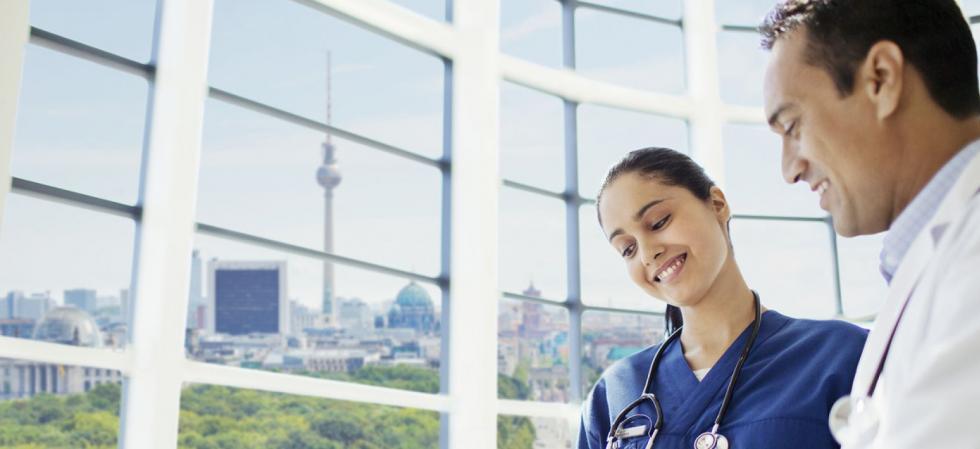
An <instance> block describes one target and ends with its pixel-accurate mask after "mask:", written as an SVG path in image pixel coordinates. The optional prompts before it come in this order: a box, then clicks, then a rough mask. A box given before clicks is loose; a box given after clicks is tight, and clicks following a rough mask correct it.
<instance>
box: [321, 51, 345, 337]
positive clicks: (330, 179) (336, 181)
mask: <svg viewBox="0 0 980 449" xmlns="http://www.w3.org/2000/svg"><path fill="white" fill-rule="evenodd" d="M331 71H332V68H331V65H330V52H327V126H330V124H331V115H330V112H331V111H330V106H331V105H330V77H331ZM335 150H336V148H335V147H334V145H333V142H331V139H330V133H329V132H327V139H326V141H325V142H324V143H323V163H322V164H321V165H320V167H319V168H318V169H317V171H316V180H317V183H319V184H320V186H321V187H323V251H324V252H326V253H328V254H332V253H333V191H334V189H336V188H337V186H338V185H340V181H341V179H342V178H341V176H340V167H339V166H338V165H337V160H336V159H335V158H334V152H335ZM334 294H335V292H334V272H333V262H330V261H324V262H323V298H322V300H323V306H322V307H323V320H324V322H325V323H326V324H328V325H329V324H331V323H335V322H336V317H335V312H336V298H335V297H334Z"/></svg>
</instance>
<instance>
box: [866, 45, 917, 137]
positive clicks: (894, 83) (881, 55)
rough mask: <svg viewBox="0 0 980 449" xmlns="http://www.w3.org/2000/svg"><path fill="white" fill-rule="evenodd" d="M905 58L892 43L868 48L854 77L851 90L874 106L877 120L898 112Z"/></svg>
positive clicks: (903, 80)
mask: <svg viewBox="0 0 980 449" xmlns="http://www.w3.org/2000/svg"><path fill="white" fill-rule="evenodd" d="M904 75H905V55H904V54H902V49H901V47H899V46H898V44H896V43H894V42H892V41H887V40H885V41H879V42H878V43H876V44H874V45H872V46H871V48H870V49H869V50H868V54H867V55H866V56H865V58H864V62H863V63H862V64H861V66H860V67H859V68H858V71H857V73H856V74H855V80H854V81H855V84H856V86H855V87H856V88H857V89H855V90H859V91H860V92H861V93H862V94H864V95H866V96H867V98H868V100H869V101H870V102H871V104H872V105H874V109H875V115H876V116H877V118H878V120H884V119H886V118H888V117H891V116H892V114H894V113H895V111H896V110H897V109H898V106H899V102H900V101H901V99H902V88H903V86H904V82H905V79H904Z"/></svg>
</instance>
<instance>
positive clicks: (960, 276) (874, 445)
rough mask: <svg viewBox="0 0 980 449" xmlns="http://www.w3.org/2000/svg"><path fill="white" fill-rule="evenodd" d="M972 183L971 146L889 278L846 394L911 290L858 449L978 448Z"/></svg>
mask: <svg viewBox="0 0 980 449" xmlns="http://www.w3.org/2000/svg"><path fill="white" fill-rule="evenodd" d="M975 144H976V143H975ZM978 191H980V156H978V157H974V158H973V160H972V161H970V162H969V163H968V165H967V167H966V169H965V170H964V171H963V173H962V174H961V175H960V178H959V180H958V181H957V182H956V184H955V185H954V187H953V188H952V190H950V192H949V194H948V195H947V196H946V198H945V199H944V200H943V202H942V204H941V205H940V207H939V209H938V211H937V212H936V215H935V217H933V219H932V220H931V221H930V222H929V224H927V225H926V227H925V228H923V230H922V232H921V233H920V234H919V235H918V236H917V237H916V239H915V241H914V243H913V244H912V247H911V248H910V249H909V251H908V253H907V254H906V255H905V257H904V258H903V259H902V263H901V265H900V266H899V267H898V270H897V272H896V273H895V277H894V278H893V279H892V283H891V286H890V289H889V292H888V299H887V301H886V302H885V304H884V306H883V307H882V310H881V312H880V313H879V315H878V319H877V321H876V322H875V325H874V328H873V329H872V331H871V334H870V335H869V337H868V341H867V343H866V345H865V347H864V352H863V353H862V354H861V361H860V363H859V364H858V369H857V374H856V376H855V379H854V384H853V388H852V391H851V395H852V397H863V396H865V395H866V393H867V391H868V386H869V385H870V384H871V381H872V378H873V377H874V375H875V371H876V370H877V367H878V364H879V361H880V360H881V354H882V352H883V350H884V348H885V346H886V343H887V341H888V337H889V335H890V334H891V332H892V329H893V328H894V326H895V322H896V320H897V318H898V314H899V311H900V310H901V308H902V304H903V303H904V302H905V299H906V298H909V294H910V292H911V297H910V299H909V304H908V309H907V311H906V312H905V315H904V317H903V318H902V320H901V324H900V325H899V327H898V331H897V332H896V334H895V338H894V341H893V343H892V346H891V351H890V352H889V355H888V359H887V362H886V364H885V369H884V371H883V374H882V376H881V380H880V381H879V383H878V387H877V389H876V392H875V394H874V397H873V399H872V401H873V402H874V403H875V405H876V406H877V407H876V408H877V409H878V411H879V412H880V414H879V416H880V424H879V430H878V432H877V434H876V436H875V438H874V440H873V441H872V442H871V443H870V445H867V446H861V449H864V448H869V449H885V448H888V449H905V448H908V449H913V448H914V449H926V448H944V449H945V448H949V449H954V448H955V449H968V448H980V192H978ZM844 449H858V446H845V448H844Z"/></svg>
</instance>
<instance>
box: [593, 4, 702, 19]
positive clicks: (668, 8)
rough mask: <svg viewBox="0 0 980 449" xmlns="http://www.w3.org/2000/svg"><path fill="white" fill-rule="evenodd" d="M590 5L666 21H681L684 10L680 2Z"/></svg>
mask: <svg viewBox="0 0 980 449" xmlns="http://www.w3.org/2000/svg"><path fill="white" fill-rule="evenodd" d="M590 3H596V4H599V5H606V6H612V7H614V8H619V9H625V10H627V11H633V12H638V13H643V14H650V15H654V16H657V17H662V18H664V19H680V17H681V14H682V12H683V10H684V5H683V4H682V2H681V1H680V0H656V1H650V0H590Z"/></svg>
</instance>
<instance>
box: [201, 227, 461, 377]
mask: <svg viewBox="0 0 980 449" xmlns="http://www.w3.org/2000/svg"><path fill="white" fill-rule="evenodd" d="M195 247H196V249H197V252H196V254H193V255H191V258H192V263H191V266H192V267H193V270H194V271H193V272H192V273H191V279H192V282H191V285H192V286H194V287H193V288H192V290H191V292H190V299H189V304H190V308H189V310H188V315H189V316H188V318H189V320H188V326H189V327H190V329H189V343H188V353H189V354H190V356H191V357H192V358H193V359H195V360H202V361H206V362H209V363H218V364H222V365H231V366H240V367H248V368H258V369H265V370H273V371H285V372H291V373H297V374H302V375H307V376H313V377H323V378H330V379H339V380H347V381H351V382H357V383H367V384H374V385H383V386H387V387H392V388H405V389H412V390H417V391H423V392H428V393H438V392H439V365H440V360H441V358H440V356H441V350H442V338H441V334H442V333H441V329H440V323H441V314H440V313H441V312H440V311H441V309H442V295H441V292H440V290H439V288H438V287H436V286H434V285H429V284H424V283H418V282H414V281H409V280H406V279H401V278H398V277H393V276H388V275H383V274H378V273H374V272H370V271H365V270H360V269H355V268H350V267H347V266H343V265H338V264H329V265H326V264H325V263H324V262H323V261H321V260H317V259H311V258H307V257H302V256H296V255H293V254H287V253H283V252H278V251H273V250H268V249H264V248H259V247H255V246H251V245H247V244H243V243H237V242H232V241H228V240H224V239H220V238H216V237H210V236H206V235H198V236H197V240H196V242H195ZM328 268H332V269H333V281H332V282H325V281H324V279H325V274H324V273H325V270H326V269H328ZM324 284H327V285H324ZM327 290H329V292H331V294H332V297H333V299H332V301H328V300H325V298H327V297H328V296H327V295H326V294H325V293H324V292H325V291H327ZM325 309H327V310H329V311H330V312H332V313H330V314H327V313H324V310H325ZM256 310H258V311H262V313H263V314H265V315H271V317H265V316H259V317H258V318H256V313H255V311H256Z"/></svg>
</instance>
